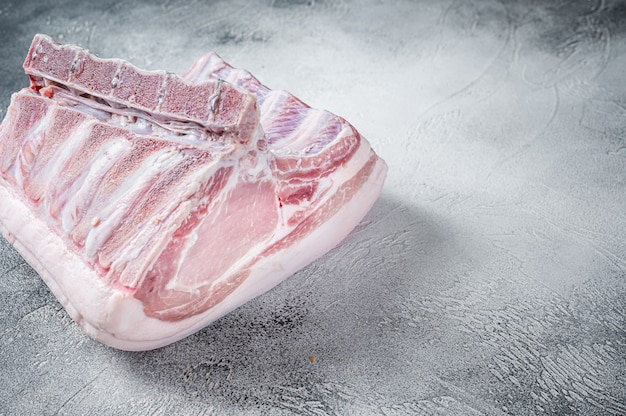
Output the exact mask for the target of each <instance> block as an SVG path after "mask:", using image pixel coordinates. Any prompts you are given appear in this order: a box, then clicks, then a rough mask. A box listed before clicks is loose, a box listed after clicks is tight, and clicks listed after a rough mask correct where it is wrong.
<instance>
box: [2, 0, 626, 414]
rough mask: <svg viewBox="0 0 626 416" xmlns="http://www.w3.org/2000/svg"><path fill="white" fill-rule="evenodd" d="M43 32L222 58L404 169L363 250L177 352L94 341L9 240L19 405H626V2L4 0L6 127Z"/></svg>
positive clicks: (9, 339) (542, 409)
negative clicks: (349, 130)
mask: <svg viewBox="0 0 626 416" xmlns="http://www.w3.org/2000/svg"><path fill="white" fill-rule="evenodd" d="M38 32H39V33H46V34H49V35H51V36H53V37H55V38H57V39H59V40H61V41H63V42H68V43H76V44H79V45H81V46H83V47H87V48H89V49H91V50H92V51H93V52H95V53H97V54H99V55H100V56H102V57H119V58H124V59H126V60H129V61H131V62H133V63H135V64H136V65H138V66H140V67H145V68H148V69H167V70H170V71H174V72H181V71H183V70H184V69H185V68H187V67H188V66H190V65H191V64H192V63H193V61H194V60H195V59H197V58H199V57H200V56H201V55H202V54H204V53H205V52H207V51H209V50H215V51H217V52H218V53H219V54H220V55H221V56H222V57H223V58H224V59H226V60H227V61H229V62H230V63H232V64H233V65H235V66H237V67H243V68H246V69H248V70H250V71H252V72H253V73H254V74H255V75H256V76H257V77H258V78H259V79H260V80H261V81H262V82H264V83H265V84H267V85H268V86H270V87H271V88H275V89H286V90H289V91H290V92H292V93H294V94H295V95H297V96H298V97H300V98H301V99H303V100H304V101H305V102H307V103H309V104H311V105H313V106H315V107H321V108H326V109H328V110H331V111H333V112H335V113H337V114H339V115H341V116H343V117H345V118H346V119H348V120H350V121H351V122H352V123H353V124H354V125H355V126H356V127H357V128H358V129H359V130H360V131H361V132H362V134H363V135H364V136H366V137H367V138H368V139H369V140H370V142H371V143H372V145H373V147H374V148H375V149H376V150H377V152H378V153H379V154H380V155H381V156H382V157H383V158H384V159H385V160H386V161H387V163H388V164H389V167H390V170H389V177H388V181H387V183H386V185H385V189H384V192H383V195H382V197H381V198H380V200H379V201H378V202H377V203H376V205H375V206H374V208H373V209H372V211H371V212H370V214H369V215H368V216H367V217H366V219H365V220H364V221H363V222H362V223H361V224H360V225H359V226H358V227H357V229H356V230H355V231H354V232H353V233H352V234H351V235H350V236H349V237H348V238H347V240H346V241H345V242H344V243H343V244H342V245H341V246H340V247H338V248H336V249H335V250H333V251H332V252H330V253H329V254H327V255H326V256H325V257H323V258H322V259H320V260H319V261H317V262H316V263H314V264H313V265H311V266H310V267H307V268H306V269H305V270H302V271H301V272H299V273H297V274H296V275H294V276H293V277H291V278H290V279H289V280H287V281H286V282H284V283H283V284H281V285H280V286H278V287H277V288H276V289H274V290H272V291H270V292H268V293H266V294H265V295H263V296H261V297H259V298H257V299H255V300H254V301H252V302H250V303H248V304H246V305H245V306H243V307H242V308H240V309H238V310H236V311H235V312H233V313H231V314H229V315H227V316H226V317H224V318H222V319H221V320H219V321H217V322H216V323H214V324H213V325H211V326H209V327H207V328H206V329H204V330H202V331H201V332H199V333H197V334H195V335H193V336H191V337H189V338H187V339H184V340H182V341H180V342H178V343H176V344H173V345H171V346H169V347H166V348H163V349H160V350H156V351H151V352H145V353H128V352H122V351H117V350H113V349H111V348H108V347H106V346H103V345H101V344H98V343H96V342H94V341H92V340H90V339H89V338H87V337H86V336H85V335H84V334H83V333H82V332H81V330H80V329H79V328H78V327H77V326H76V325H75V324H74V323H73V322H72V321H71V320H70V319H69V318H68V316H67V314H66V313H65V312H64V310H63V309H62V308H61V306H60V305H59V303H57V302H56V300H55V299H54V297H53V296H52V295H51V294H50V292H49V291H48V289H47V287H46V286H45V285H44V283H43V282H42V281H41V280H40V279H39V277H38V276H37V275H36V274H35V273H34V272H33V270H32V269H31V268H30V267H29V266H28V265H27V264H26V263H25V262H24V261H23V260H22V259H21V258H20V256H19V255H18V254H17V253H16V252H15V251H14V250H13V249H12V248H11V246H10V245H9V244H8V243H7V242H6V241H5V240H3V239H1V238H0V368H1V369H2V370H1V371H0V414H2V415H5V414H6V415H13V414H20V415H26V414H36V415H42V414H43V415H52V414H71V415H77V414H87V415H91V414H93V415H108V414H111V415H116V414H119V415H126V414H137V415H154V414H156V415H171V414H182V415H196V414H197V415H212V414H216V415H259V414H263V415H265V414H267V415H290V414H298V415H333V414H337V415H381V414H382V415H413V414H426V415H431V414H433V415H480V414H484V415H503V414H512V415H530V414H584V415H617V414H626V387H625V385H626V364H625V363H626V319H625V318H626V313H625V310H626V309H625V306H626V282H625V279H626V273H625V270H626V209H625V208H626V186H625V185H626V183H625V175H626V76H625V68H626V2H624V1H611V0H606V1H603V0H599V1H577V2H572V1H565V0H563V1H559V0H549V1H537V2H533V1H508V0H474V1H469V0H468V1H455V0H445V1H408V0H394V1H391V0H389V1H383V0H368V1H359V2H357V1H350V0H343V1H341V0H324V1H322V0H318V1H315V0H308V1H307V0H294V1H287V0H274V1H270V0H266V1H258V2H255V1H249V2H245V1H190V2H183V1H176V0H174V1H155V2H149V1H127V2H121V1H119V2H118V1H111V0H103V1H99V2H93V4H91V3H89V2H84V1H74V0H67V1H51V0H48V1H26V0H23V1H14V2H1V3H0V38H1V39H2V53H1V54H0V63H1V65H0V108H1V109H0V116H2V117H3V116H4V114H5V113H6V107H7V106H8V103H9V99H10V95H11V93H12V92H14V91H17V90H18V89H20V88H22V87H24V86H26V85H27V84H28V79H27V77H26V76H24V74H23V72H22V69H21V63H22V61H23V58H24V56H25V54H26V52H27V48H28V46H29V44H30V41H31V39H32V37H33V35H34V34H35V33H38ZM310 356H315V358H316V359H315V361H314V362H311V361H310V360H309V357H310Z"/></svg>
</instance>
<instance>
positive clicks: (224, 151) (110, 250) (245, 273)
mask: <svg viewBox="0 0 626 416" xmlns="http://www.w3.org/2000/svg"><path fill="white" fill-rule="evenodd" d="M24 69H25V71H26V74H27V75H28V76H29V77H30V80H31V86H30V88H25V89H23V90H22V91H20V92H18V93H16V94H14V96H13V97H12V101H11V106H10V107H9V110H8V111H7V116H6V118H5V120H4V121H3V123H2V125H1V126H0V230H1V231H2V232H3V234H4V235H5V236H6V237H7V238H8V239H9V241H11V242H12V243H13V244H14V245H15V247H16V248H17V249H18V251H20V253H22V255H23V256H24V258H25V259H26V260H27V261H28V262H29V263H31V265H32V266H33V267H34V268H35V269H36V270H37V271H38V272H39V273H40V275H41V276H42V278H43V279H44V280H45V281H46V283H47V284H48V286H49V287H50V288H51V290H52V291H53V293H54V294H55V295H56V296H57V298H58V299H59V300H60V301H61V303H62V304H63V305H64V306H65V308H66V309H67V310H68V312H69V313H70V315H71V316H72V317H73V318H74V319H75V320H76V321H77V322H78V323H79V324H80V325H81V326H82V327H83V328H84V329H85V330H86V331H87V333H88V334H89V335H90V336H92V337H93V338H95V339H97V340H100V341H102V342H104V343H107V344H109V345H112V346H114V347H117V348H122V349H129V350H145V349H151V348H157V347H160V346H163V345H167V344H169V343H171V342H174V341H176V340H178V339H180V338H183V337H185V336H187V335H189V334H191V333H193V332H195V331H197V330H199V329H201V328H203V327H205V326H206V325H208V324H209V323H211V322H212V321H214V320H215V319H217V318H219V317H220V316H222V315H224V314H225V313H228V312H229V311H231V310H233V309H234V308H236V307H237V306H239V305H241V304H243V303H245V302H247V301H248V300H250V299H251V298H253V297H255V296H258V295H259V294H261V293H263V292H265V291H267V290H269V289H270V288H272V287H273V286H275V285H276V284H278V283H280V281H282V280H283V279H285V278H287V277H288V276H290V275H291V274H293V273H294V272H296V271H297V270H299V269H300V268H302V267H304V266H306V265H307V264H309V263H310V262H312V261H314V260H315V259H317V258H318V257H320V256H321V255H323V254H324V253H325V252H327V251H328V250H330V249H331V248H332V247H333V246H335V245H336V244H338V243H339V242H340V241H341V240H342V239H343V238H344V237H345V236H346V235H347V234H348V233H349V232H350V230H352V228H353V227H354V226H356V224H357V223H358V221H360V219H361V218H362V217H363V216H364V215H365V213H366V212H367V211H368V210H369V208H370V207H371V205H372V204H373V202H374V201H375V200H376V198H377V197H378V195H379V194H380V191H381V188H382V184H383V181H384V177H385V172H386V166H385V164H384V162H383V161H382V160H381V159H380V158H379V157H378V156H377V155H376V154H375V153H374V152H373V151H372V150H371V148H370V146H369V144H368V142H367V141H366V140H365V139H364V138H363V137H361V136H360V134H359V133H358V132H357V131H356V129H354V127H353V126H351V125H350V124H349V123H348V122H347V121H345V120H344V119H343V118H341V117H338V116H336V115H334V114H332V113H329V112H327V111H323V110H318V109H313V108H311V107H309V106H308V105H306V104H305V103H303V102H302V101H300V100H299V99H297V98H295V97H294V96H292V95H291V94H289V93H287V92H283V91H272V90H270V89H269V88H267V87H265V86H264V85H262V84H261V83H260V82H259V81H258V80H257V79H256V78H254V77H253V76H252V75H250V74H249V73H248V72H246V71H243V70H239V69H235V68H233V67H231V66H230V65H228V64H227V63H225V62H224V61H223V60H221V59H220V58H219V57H218V56H217V55H216V54H214V53H211V54H208V55H206V56H205V57H203V58H202V59H200V60H199V61H198V62H197V63H196V64H195V65H194V66H193V67H192V68H191V69H190V70H189V71H187V72H186V73H185V74H184V75H183V76H182V77H179V76H177V75H174V74H169V73H165V72H162V71H143V70H140V69H138V68H136V67H134V66H133V65H131V64H129V63H127V62H125V61H122V60H117V59H101V58H98V57H96V56H94V55H93V54H91V53H90V52H88V51H85V50H82V49H80V48H78V47H75V46H70V45H60V44H58V43H56V42H55V41H53V40H52V39H50V38H49V37H47V36H44V35H37V36H36V37H35V39H34V40H33V43H32V45H31V48H30V50H29V52H28V55H27V57H26V60H25V62H24Z"/></svg>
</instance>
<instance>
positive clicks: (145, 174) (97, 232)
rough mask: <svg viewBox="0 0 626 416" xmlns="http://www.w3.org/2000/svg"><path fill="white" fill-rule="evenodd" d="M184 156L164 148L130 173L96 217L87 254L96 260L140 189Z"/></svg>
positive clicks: (87, 243)
mask: <svg viewBox="0 0 626 416" xmlns="http://www.w3.org/2000/svg"><path fill="white" fill-rule="evenodd" d="M182 159H183V155H182V154H181V153H180V152H179V151H177V150H175V149H164V150H161V151H159V152H157V153H155V154H152V155H150V156H149V157H147V158H146V159H145V160H144V161H143V163H142V164H141V166H139V168H138V169H137V170H136V171H135V172H134V173H133V174H132V175H130V176H129V177H128V178H127V179H126V180H125V181H124V182H123V183H122V185H121V186H120V187H119V188H118V189H117V190H116V192H115V193H114V194H113V195H112V196H111V199H110V200H109V203H108V204H107V205H105V206H103V207H102V209H101V210H100V212H98V213H97V216H98V217H99V218H100V223H99V225H98V226H97V227H93V228H92V229H91V230H90V231H89V234H87V238H86V239H85V256H86V257H87V258H88V259H90V260H94V259H95V256H96V253H97V251H98V250H99V249H100V247H101V246H102V244H104V242H105V241H106V240H108V238H109V237H110V236H111V234H112V233H113V230H115V229H116V228H117V227H118V226H119V224H120V221H121V220H122V218H123V216H124V213H126V212H127V211H128V209H129V206H130V205H131V204H132V203H133V202H134V201H135V199H136V198H137V195H138V192H139V191H140V190H141V189H142V188H144V187H145V186H147V183H148V182H149V181H150V180H151V179H152V178H153V177H155V176H156V175H157V174H158V173H159V172H162V171H163V170H165V169H169V168H171V167H173V166H175V165H176V164H177V163H179V162H180V161H181V160H182Z"/></svg>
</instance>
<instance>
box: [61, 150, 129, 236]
mask: <svg viewBox="0 0 626 416" xmlns="http://www.w3.org/2000/svg"><path fill="white" fill-rule="evenodd" d="M130 148H131V143H130V142H129V141H128V140H125V139H121V138H120V139H116V140H111V141H109V142H106V143H105V144H104V145H102V146H101V147H100V148H99V149H98V152H97V153H96V154H95V155H94V156H93V157H92V158H91V160H90V162H89V163H88V164H87V169H86V171H85V172H83V173H82V174H81V175H80V176H79V177H78V178H77V179H76V180H75V181H74V182H73V183H72V186H71V187H70V188H69V190H68V194H69V195H70V197H69V200H68V201H67V202H66V203H65V206H64V207H63V210H62V211H61V216H60V217H61V225H62V228H63V231H64V232H65V233H66V234H68V233H70V232H71V231H72V230H73V229H74V227H75V226H76V221H77V217H76V216H77V214H78V213H79V212H80V211H81V210H82V209H84V206H85V204H86V200H87V198H88V195H89V193H90V192H91V191H92V190H93V188H94V187H96V186H97V185H98V184H99V183H100V181H101V179H102V177H103V176H104V175H105V173H106V171H107V170H108V169H109V168H111V166H112V165H113V164H114V163H115V161H116V160H117V159H118V158H119V157H120V156H121V155H122V154H123V153H125V152H127V151H128V150H130Z"/></svg>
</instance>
